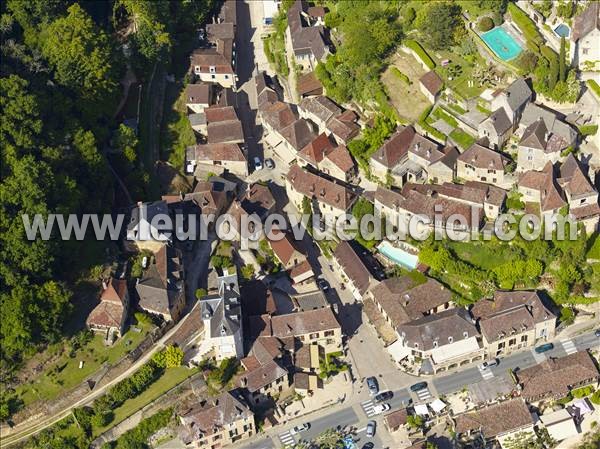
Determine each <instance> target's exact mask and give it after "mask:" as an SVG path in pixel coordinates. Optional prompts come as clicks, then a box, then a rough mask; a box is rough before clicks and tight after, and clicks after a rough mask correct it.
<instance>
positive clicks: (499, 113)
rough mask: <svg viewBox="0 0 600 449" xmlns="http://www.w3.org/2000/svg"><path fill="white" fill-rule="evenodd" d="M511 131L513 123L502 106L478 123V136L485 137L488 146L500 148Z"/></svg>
mask: <svg viewBox="0 0 600 449" xmlns="http://www.w3.org/2000/svg"><path fill="white" fill-rule="evenodd" d="M512 131H513V124H512V122H511V121H510V118H509V117H508V115H507V114H506V110H505V109H504V108H499V109H496V110H495V111H494V112H493V113H492V114H491V115H490V116H489V117H488V118H487V119H485V120H484V121H483V122H481V124H480V125H479V137H480V138H484V137H487V138H488V140H489V142H490V147H491V148H494V149H496V150H500V149H502V147H503V146H504V144H505V143H506V141H507V140H508V138H509V137H510V136H511V134H512Z"/></svg>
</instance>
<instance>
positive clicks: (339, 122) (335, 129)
mask: <svg viewBox="0 0 600 449" xmlns="http://www.w3.org/2000/svg"><path fill="white" fill-rule="evenodd" d="M356 119H357V117H356V114H355V113H354V111H350V110H347V111H345V112H344V113H343V114H341V115H338V116H337V117H332V118H330V119H329V121H328V122H327V129H328V130H329V132H331V133H332V134H333V135H334V136H336V137H337V138H338V139H340V140H342V141H343V142H344V143H348V141H349V140H350V139H352V138H353V137H355V136H357V135H358V133H359V131H360V126H359V125H358V123H356Z"/></svg>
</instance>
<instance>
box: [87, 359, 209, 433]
mask: <svg viewBox="0 0 600 449" xmlns="http://www.w3.org/2000/svg"><path fill="white" fill-rule="evenodd" d="M197 372H198V370H197V369H190V368H188V367H186V366H178V367H176V368H168V369H167V370H166V371H165V372H164V374H163V375H162V376H161V377H160V378H159V379H157V380H156V381H155V382H153V383H152V384H151V385H150V386H149V387H148V388H147V389H146V390H145V391H144V392H143V393H141V394H140V395H138V396H136V397H134V398H132V399H128V400H127V401H125V402H124V403H123V405H121V406H120V407H117V408H116V409H115V410H114V414H115V417H114V419H113V421H112V422H111V423H110V424H109V425H108V426H106V427H102V428H95V429H93V431H92V433H93V435H94V436H98V435H100V434H101V433H103V432H105V431H106V430H108V429H110V428H112V427H114V426H116V425H117V424H119V423H120V422H121V421H123V420H124V419H126V418H128V417H130V416H131V415H133V414H134V413H135V412H137V411H138V410H140V409H141V408H143V407H145V406H146V405H148V404H150V403H151V402H152V401H154V400H155V399H157V398H159V397H160V396H162V395H163V394H165V393H166V392H167V391H169V390H170V389H172V388H174V387H176V386H177V385H179V384H180V383H181V382H183V381H184V380H186V379H187V378H188V377H191V376H193V375H194V374H196V373H197Z"/></svg>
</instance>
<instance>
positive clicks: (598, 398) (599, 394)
mask: <svg viewBox="0 0 600 449" xmlns="http://www.w3.org/2000/svg"><path fill="white" fill-rule="evenodd" d="M590 401H592V404H596V405H600V390H598V391H596V392H595V393H594V394H593V395H592V397H591V398H590Z"/></svg>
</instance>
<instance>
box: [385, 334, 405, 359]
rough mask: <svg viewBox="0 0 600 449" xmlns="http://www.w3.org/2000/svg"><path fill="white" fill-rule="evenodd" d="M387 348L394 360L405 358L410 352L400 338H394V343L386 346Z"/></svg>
mask: <svg viewBox="0 0 600 449" xmlns="http://www.w3.org/2000/svg"><path fill="white" fill-rule="evenodd" d="M387 350H388V352H389V353H390V355H391V356H392V358H393V359H394V361H396V362H399V361H401V360H403V359H405V358H406V357H408V356H409V354H410V348H407V347H406V346H404V345H403V344H402V342H401V341H400V339H398V340H396V341H395V342H394V343H392V344H391V345H389V346H388V347H387Z"/></svg>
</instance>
